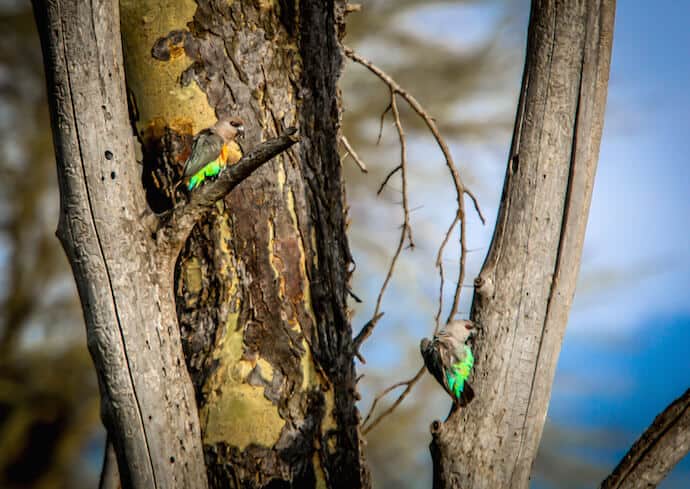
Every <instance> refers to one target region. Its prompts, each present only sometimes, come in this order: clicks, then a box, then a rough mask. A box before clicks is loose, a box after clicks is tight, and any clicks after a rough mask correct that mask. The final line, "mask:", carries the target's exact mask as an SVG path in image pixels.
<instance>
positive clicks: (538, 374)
mask: <svg viewBox="0 0 690 489" xmlns="http://www.w3.org/2000/svg"><path fill="white" fill-rule="evenodd" d="M614 10H615V1H614V0H586V1H575V0H535V1H534V2H533V4H532V14H531V18H530V25H529V35H528V43H527V59H526V65H525V71H524V75H523V82H522V92H521V95H520V102H519V107H518V114H517V119H516V125H515V133H514V138H513V145H512V149H511V155H510V160H509V162H508V169H507V173H506V179H505V187H504V189H503V197H502V199H501V208H500V211H499V215H498V221H497V224H496V231H495V234H494V238H493V241H492V244H491V248H490V250H489V254H488V256H487V258H486V262H485V263H484V266H483V268H482V270H481V273H480V275H479V277H478V278H477V280H476V288H475V297H474V304H473V310H472V313H473V319H474V320H475V321H476V322H477V323H478V324H479V325H481V326H482V327H483V332H482V333H481V335H480V337H479V338H478V340H477V342H478V345H477V355H476V358H477V361H476V369H475V372H474V386H475V391H476V392H477V397H476V399H475V401H474V402H473V403H471V404H470V405H469V406H468V408H467V409H464V410H459V411H457V412H456V413H454V414H452V415H451V416H450V418H449V419H448V420H447V421H446V422H445V423H443V424H440V423H439V424H435V425H434V426H433V428H432V431H433V440H432V444H431V451H432V458H433V459H434V487H435V488H438V489H440V488H451V487H453V488H463V489H475V488H498V487H505V488H508V487H510V488H512V489H519V488H527V487H528V486H529V476H530V472H531V469H532V462H533V460H534V457H535V456H536V452H537V448H538V445H539V440H540V438H541V434H542V429H543V425H544V421H545V419H546V412H547V407H548V403H549V398H550V395H551V385H552V382H553V378H554V373H555V369H556V363H557V360H558V354H559V352H560V348H561V342H562V339H563V334H564V332H565V327H566V323H567V319H568V311H569V309H570V304H571V301H572V298H573V294H574V291H575V284H576V281H577V274H578V269H579V263H580V257H581V253H582V243H583V239H584V233H585V227H586V223H587V215H588V211H589V204H590V198H591V193H592V185H593V181H594V174H595V170H596V164H597V158H598V153H599V143H600V140H601V132H602V126H603V116H604V107H605V105H606V91H607V83H608V75H609V62H610V54H611V43H612V36H613V19H614Z"/></svg>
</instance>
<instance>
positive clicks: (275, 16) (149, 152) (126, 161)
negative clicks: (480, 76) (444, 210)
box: [35, 0, 369, 488]
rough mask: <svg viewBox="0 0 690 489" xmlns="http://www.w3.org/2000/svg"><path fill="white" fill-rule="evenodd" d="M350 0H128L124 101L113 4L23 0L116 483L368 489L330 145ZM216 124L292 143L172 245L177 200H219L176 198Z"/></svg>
mask: <svg viewBox="0 0 690 489" xmlns="http://www.w3.org/2000/svg"><path fill="white" fill-rule="evenodd" d="M343 8H344V6H343V5H341V4H340V2H333V1H327V2H323V1H319V0H308V1H301V2H294V3H293V2H291V1H281V2H251V4H250V2H227V1H216V0H199V1H198V2H194V1H192V0H137V1H135V0H121V1H120V12H119V16H120V17H121V28H122V41H123V46H124V60H125V70H124V71H125V72H126V87H127V97H126V96H125V84H124V80H125V74H124V73H123V68H122V67H123V64H122V59H121V52H120V29H119V27H120V21H119V17H118V8H117V2H114V1H112V0H100V1H99V0H92V1H91V2H83V1H78V0H62V1H55V2H47V1H45V0H35V12H36V17H37V21H38V24H39V29H40V31H41V36H42V41H43V45H44V53H45V59H46V66H47V70H46V71H47V73H48V91H49V94H50V95H51V97H50V98H51V107H52V114H53V128H54V133H55V142H56V150H57V154H58V161H59V163H58V172H59V175H60V187H61V202H62V217H61V222H60V226H59V231H58V233H59V235H60V237H61V240H62V242H63V244H64V247H65V249H66V251H67V254H68V256H69V258H70V261H71V263H72V266H73V269H74V274H75V277H76V279H77V282H78V284H79V290H80V296H81V299H82V305H83V308H84V315H85V319H86V323H87V332H88V338H89V346H90V350H91V353H92V356H93V358H94V363H95V364H96V367H97V369H98V371H99V378H100V381H101V387H102V400H103V416H104V423H105V425H106V427H107V429H108V432H109V433H110V436H111V438H112V439H113V442H114V447H115V451H116V453H117V458H118V465H119V468H120V474H121V477H122V482H123V484H124V486H125V487H135V488H151V487H165V488H173V487H187V488H203V487H206V485H207V475H208V481H209V485H210V486H211V487H224V488H225V487H269V486H270V487H316V486H318V487H333V488H338V487H342V488H357V487H367V486H368V485H369V480H368V473H367V471H366V469H365V466H364V462H363V458H362V450H361V438H360V434H359V428H358V425H359V414H358V412H357V410H356V407H355V398H356V384H355V371H354V362H353V347H352V339H351V328H350V323H349V318H348V309H347V303H346V299H347V284H348V281H349V278H350V269H351V265H352V259H351V256H350V252H349V248H348V244H347V239H346V235H345V228H346V215H345V205H344V192H343V182H342V176H341V168H340V159H339V156H338V153H337V140H338V139H337V138H338V132H339V128H340V106H339V94H338V91H337V87H336V83H337V80H338V77H339V75H340V70H341V55H340V48H339V39H338V38H339V36H340V35H341V34H342V32H343V24H342V21H343V19H342V15H343V13H342V12H343ZM127 101H129V108H130V113H129V116H130V117H128V115H127V105H126V104H127ZM224 114H234V115H239V116H241V117H242V118H243V119H244V121H245V127H246V129H247V137H246V140H245V141H244V142H242V149H243V150H244V151H245V152H247V151H248V150H251V149H252V148H253V147H255V146H256V145H257V144H258V143H259V142H260V141H262V140H265V139H267V138H269V137H271V136H273V135H276V134H278V133H282V132H283V130H284V129H286V128H288V127H290V126H298V127H299V128H300V137H301V141H302V144H301V145H300V147H299V148H298V149H292V150H290V151H288V152H285V153H284V154H283V155H281V156H280V157H278V158H276V159H275V160H273V162H272V163H271V164H269V165H266V166H265V167H264V168H263V169H260V170H259V171H257V174H256V175H254V176H252V177H251V178H249V179H248V181H247V182H244V183H243V184H241V185H239V186H238V187H237V188H236V189H235V190H234V191H233V192H232V193H230V194H228V195H227V197H226V198H225V199H223V200H220V201H218V203H217V205H216V206H215V208H214V210H213V211H212V212H210V213H209V214H207V215H206V216H207V217H206V218H205V219H202V220H201V221H200V222H198V224H197V225H196V227H195V228H194V229H193V231H192V233H191V236H190V239H189V240H187V242H186V244H185V245H184V247H182V250H181V253H179V257H178V252H179V246H176V242H175V236H176V235H179V234H180V232H181V233H182V235H184V236H186V234H185V232H184V230H183V231H179V230H177V231H175V230H173V232H171V226H179V225H180V224H179V223H180V222H181V221H180V220H178V219H176V216H177V215H178V210H180V212H182V213H184V208H185V206H187V207H190V206H196V207H195V209H197V208H199V206H198V205H197V204H196V203H198V201H199V200H200V199H201V200H203V199H204V198H205V197H204V195H207V194H209V195H210V194H211V193H212V192H211V191H207V189H204V188H202V189H201V190H197V191H195V192H194V194H193V195H192V198H191V200H189V203H188V204H185V202H186V201H187V199H188V198H189V197H188V196H185V195H183V193H182V192H180V191H176V189H175V183H177V181H178V180H179V178H180V173H181V170H182V165H183V163H184V161H185V159H186V157H187V155H188V154H189V150H190V146H191V141H192V137H193V135H194V134H196V133H197V132H198V131H199V130H201V129H203V128H204V127H207V126H210V125H211V124H212V123H213V122H214V121H215V120H216V117H217V116H221V115H224ZM132 125H134V132H135V134H136V137H137V138H138V140H139V143H140V145H141V159H142V162H141V163H142V165H141V166H138V165H137V162H136V161H135V148H134V144H133V143H134V141H133V140H132V137H131V134H132ZM238 166H239V165H238ZM142 168H143V171H142ZM231 168H232V167H231ZM227 171H229V170H226V172H227ZM219 180H220V179H219ZM216 183H217V182H216ZM216 183H214V184H212V185H216ZM206 186H208V184H207V185H205V187H206ZM216 186H217V185H216ZM228 188H230V187H228ZM199 196H201V197H199ZM195 199H196V200H195ZM195 202H196V203H195ZM173 206H174V207H175V211H174V212H172V211H170V210H171V209H172V208H173ZM151 210H153V211H154V212H156V213H159V214H160V216H161V217H160V218H158V217H157V216H156V215H154V214H152V213H151ZM201 212H202V211H199V212H197V213H196V214H193V215H194V216H196V215H201ZM186 218H187V221H189V213H188V214H187V215H186ZM183 227H184V226H183ZM171 240H172V241H171ZM171 243H172V244H171ZM178 319H179V326H178ZM180 332H181V334H180ZM183 350H184V355H183ZM185 362H186V365H187V367H188V369H189V373H188V372H187V370H186V369H185V368H184V366H185ZM189 374H191V379H190V375H189ZM190 380H191V381H190ZM193 387H194V388H195V389H196V391H194V389H193ZM195 400H196V402H195ZM197 404H198V409H199V411H198V413H197ZM204 457H205V463H206V465H207V466H206V467H205V464H204Z"/></svg>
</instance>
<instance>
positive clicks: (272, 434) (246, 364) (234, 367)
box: [200, 315, 285, 450]
mask: <svg viewBox="0 0 690 489" xmlns="http://www.w3.org/2000/svg"><path fill="white" fill-rule="evenodd" d="M233 316H236V315H233ZM228 323H234V324H236V323H237V318H236V317H233V318H229V320H228ZM214 359H215V360H216V361H217V362H218V368H217V369H216V370H215V371H214V372H213V374H212V375H211V377H210V378H209V379H208V380H207V382H206V384H205V385H204V391H205V394H206V399H207V401H206V403H205V405H204V406H203V408H202V410H201V413H200V417H201V424H202V428H203V429H202V431H203V433H204V443H206V444H209V445H210V444H214V443H219V442H223V443H227V444H229V445H232V446H235V447H237V448H239V449H240V450H244V449H245V448H246V447H247V446H248V445H249V444H250V443H257V444H259V445H263V446H267V447H270V446H273V445H275V443H276V442H277V441H278V438H279V437H280V432H281V430H282V429H283V426H284V425H285V421H284V420H283V419H282V418H281V417H280V416H279V415H278V409H277V407H276V406H275V405H274V404H273V403H272V402H271V401H269V400H268V399H266V398H265V397H264V389H263V388H262V387H255V386H252V385H249V384H247V383H246V377H247V375H248V374H249V372H251V370H252V368H253V366H252V364H251V362H250V361H248V360H244V359H242V331H241V330H240V331H236V330H235V328H228V327H226V328H225V332H224V335H223V338H222V339H221V341H220V343H219V344H218V345H217V348H216V349H215V354H214ZM257 363H259V367H260V368H261V373H262V377H268V380H270V377H272V376H273V369H272V368H270V365H269V364H268V362H266V361H265V360H263V359H259V361H258V362H257Z"/></svg>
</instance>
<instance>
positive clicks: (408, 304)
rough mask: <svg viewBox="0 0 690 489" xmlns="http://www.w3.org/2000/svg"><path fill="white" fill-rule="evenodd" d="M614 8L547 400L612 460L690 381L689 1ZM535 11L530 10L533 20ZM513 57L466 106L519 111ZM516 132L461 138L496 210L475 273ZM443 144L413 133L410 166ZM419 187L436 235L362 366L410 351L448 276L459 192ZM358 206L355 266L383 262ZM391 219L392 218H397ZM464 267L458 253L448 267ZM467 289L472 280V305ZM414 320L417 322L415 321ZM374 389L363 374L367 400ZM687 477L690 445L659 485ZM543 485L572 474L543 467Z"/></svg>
mask: <svg viewBox="0 0 690 489" xmlns="http://www.w3.org/2000/svg"><path fill="white" fill-rule="evenodd" d="M617 9H618V10H617V14H616V27H615V38H614V52H613V58H612V69H611V80H610V85H609V99H608V106H607V116H606V117H607V118H606V125H605V129H604V136H603V140H602V147H601V155H600V161H599V169H598V173H597V178H596V183H595V188H594V195H593V201H592V208H591V212H590V219H589V226H588V231H587V236H586V241H585V250H584V255H583V261H582V268H581V273H580V282H579V285H578V292H577V295H576V299H575V303H574V306H573V310H572V314H571V319H570V322H569V326H568V331H567V334H566V338H565V341H564V344H563V350H562V354H561V359H560V363H559V366H558V370H557V374H556V380H555V383H554V389H553V397H552V403H551V406H550V409H549V417H550V420H551V422H552V423H553V424H554V425H561V426H567V427H570V428H573V429H575V430H577V431H579V432H581V433H584V434H587V433H599V434H603V435H602V436H599V437H597V436H593V437H590V438H587V437H586V436H585V437H580V438H581V439H579V441H576V442H573V443H572V445H570V446H568V445H567V444H566V445H565V446H563V448H562V451H563V452H564V453H566V454H568V455H571V456H574V457H575V458H578V459H579V460H581V461H585V462H588V463H591V464H592V465H594V466H599V467H601V468H603V470H610V469H611V468H613V466H614V465H615V464H616V463H617V461H618V460H619V459H620V457H621V456H622V455H623V454H624V453H625V451H626V450H627V448H628V447H629V446H630V444H631V443H632V442H633V441H634V440H635V439H636V437H637V436H639V435H640V434H641V433H642V431H643V430H644V429H645V428H646V427H647V426H648V425H649V423H650V422H651V421H652V420H653V418H654V416H655V415H656V414H658V413H659V412H660V411H661V410H662V409H663V408H664V407H665V406H666V405H667V404H668V403H669V402H671V401H672V400H673V399H675V398H676V397H678V396H679V395H681V394H682V393H683V392H684V391H685V390H686V389H687V388H688V387H690V361H688V358H690V232H688V228H690V189H689V188H688V187H689V186H690V165H688V162H687V159H688V155H689V154H690V134H689V132H688V128H689V127H690V90H688V87H690V47H689V46H690V29H689V28H688V24H687V22H688V19H690V3H688V2H670V1H661V2H654V3H652V2H645V1H630V0H626V1H620V2H618V7H617ZM520 15H522V14H520ZM499 17H500V13H499V14H497V8H496V7H495V6H493V7H486V6H481V5H478V6H471V5H470V6H463V5H453V4H446V3H443V4H441V3H439V4H433V3H432V4H429V5H426V6H424V7H422V8H420V9H417V10H415V11H413V12H411V13H407V14H405V15H404V16H403V17H402V19H401V22H400V28H401V29H410V30H414V32H415V33H416V35H419V36H420V37H423V38H425V39H432V40H433V39H438V40H439V42H445V43H449V44H450V45H452V46H454V47H456V48H457V49H458V52H462V50H463V49H468V46H470V47H471V45H472V44H473V43H474V42H476V39H477V38H481V36H483V35H486V34H485V33H486V31H487V29H485V28H483V27H484V26H486V27H489V28H490V26H491V25H493V24H494V23H495V22H496V21H497V20H496V19H498V18H499ZM526 21H527V16H526V14H525V15H524V26H525V27H526ZM463 36H466V37H463ZM362 47H363V48H364V47H366V46H365V45H363V46H362ZM367 54H369V55H370V56H371V57H372V58H374V61H380V58H379V59H376V58H377V56H379V55H380V52H379V51H378V50H377V49H375V48H368V53H367ZM511 69H512V70H514V73H512V72H511V73H512V74H511V75H510V76H513V77H514V79H515V82H514V84H515V87H514V89H513V90H512V91H511V90H504V91H503V92H501V93H496V92H490V91H489V92H488V93H487V94H485V95H484V96H481V95H480V96H479V97H478V99H477V100H474V101H463V102H462V103H460V104H459V106H458V112H459V113H462V114H465V116H467V115H466V114H468V113H469V114H470V116H469V117H471V116H472V115H473V114H474V115H476V114H482V113H483V112H496V111H501V110H506V107H508V110H510V111H514V107H515V98H516V94H517V88H518V86H519V75H520V71H521V69H522V58H521V57H519V56H518V57H516V59H515V63H514V66H512V67H511ZM417 95H418V96H419V97H420V98H421V99H423V94H417ZM458 117H462V115H459V116H458ZM508 144H509V139H508V137H507V136H502V137H498V138H495V139H494V140H492V141H462V140H459V141H454V142H453V143H452V144H451V148H452V151H453V153H454V154H455V157H456V159H457V160H458V161H459V162H462V163H461V168H462V167H463V165H464V164H465V162H467V165H466V167H464V168H462V169H463V172H464V173H465V174H466V175H468V176H469V177H466V178H467V179H468V180H469V181H470V184H471V185H472V186H473V188H475V190H476V193H477V194H478V195H479V197H480V200H481V202H482V204H483V207H484V210H485V211H486V214H487V215H488V218H489V219H488V222H489V223H490V225H489V226H486V227H481V226H479V225H478V223H477V221H476V219H475V220H473V221H471V222H470V228H469V233H468V234H469V246H470V248H475V247H476V248H478V249H479V250H480V251H479V252H477V253H475V254H473V255H471V256H470V264H469V272H470V273H469V277H470V278H469V279H468V282H471V278H472V277H473V276H474V275H476V272H477V271H478V270H479V267H480V266H481V262H482V260H483V256H484V254H485V252H486V246H488V243H489V239H490V236H491V233H492V231H493V230H492V227H493V223H494V221H495V215H496V210H497V205H498V199H499V197H500V189H501V185H502V179H503V173H504V168H505V166H504V165H505V161H506V154H507V151H508ZM434 151H436V150H435V148H434V147H433V146H431V145H430V144H429V141H428V140H423V139H420V140H416V139H414V140H413V141H412V142H411V144H410V155H411V157H410V160H411V161H417V160H421V161H422V162H423V163H420V165H419V166H420V167H419V168H417V169H416V170H413V172H418V173H416V174H414V175H415V176H418V177H420V179H421V180H422V181H424V180H425V179H424V175H425V172H430V171H436V172H439V171H441V170H438V168H439V167H438V166H437V165H438V161H436V160H435V159H434V158H432V157H429V156H428V155H429V154H431V153H433V152H434ZM365 156H366V154H365ZM393 158H395V155H394V156H393ZM438 158H439V159H440V156H438ZM432 168H436V169H435V170H433V169H432ZM412 191H413V195H414V197H413V198H412V202H411V204H410V205H411V207H415V206H417V205H423V206H424V207H422V209H420V210H419V211H418V212H416V213H415V214H414V216H413V224H415V225H416V226H421V228H422V230H423V231H422V235H423V236H424V237H426V236H434V238H433V239H430V240H429V242H428V243H427V242H426V241H425V240H424V237H423V238H422V240H421V241H422V243H421V246H418V248H417V250H416V251H415V253H414V256H413V257H406V258H405V260H406V261H404V262H403V264H402V265H401V274H402V279H401V282H402V285H401V284H395V283H394V284H393V287H392V290H391V291H390V296H389V300H388V301H387V302H384V310H385V311H386V313H387V315H386V322H384V323H382V324H381V326H380V330H378V331H377V333H376V334H377V335H380V338H381V339H382V340H383V341H378V342H377V341H373V342H371V343H370V344H367V346H366V348H365V353H366V354H367V358H371V361H370V362H369V363H368V364H367V366H365V367H364V368H361V370H362V371H364V372H365V373H366V372H367V369H368V368H371V369H377V368H378V369H381V370H383V371H392V370H393V369H397V368H398V365H399V364H400V359H399V356H400V355H401V352H404V353H403V354H407V352H409V351H411V350H412V349H414V345H416V342H417V341H418V337H419V336H422V335H424V334H428V332H429V328H430V317H429V314H430V311H432V310H433V307H434V303H435V301H436V299H435V297H436V295H437V287H438V281H437V278H436V275H435V273H433V274H429V273H428V271H429V270H430V269H432V268H433V256H432V255H433V251H434V250H433V248H434V246H437V244H438V243H437V240H436V238H437V237H439V236H440V235H439V234H438V233H439V231H440V232H441V233H442V232H443V231H442V230H443V229H444V226H446V225H447V222H449V220H450V219H451V218H452V213H453V209H452V207H451V206H450V204H449V205H448V208H445V207H444V206H443V205H440V203H442V202H449V203H452V193H451V192H450V190H449V189H447V188H442V186H439V185H438V184H437V183H436V181H435V180H429V179H427V180H426V181H425V182H424V183H413V184H412ZM415 191H416V193H415ZM352 207H353V216H354V219H353V222H354V227H355V230H354V235H353V247H354V251H355V257H356V258H357V259H358V260H359V262H360V267H359V268H358V269H359V270H375V269H376V268H375V267H374V265H373V263H374V261H375V258H374V257H370V256H368V255H367V251H365V247H361V248H360V247H359V246H358V243H359V242H360V241H359V238H358V231H357V229H356V228H357V225H358V224H357V219H356V218H357V216H362V215H363V214H366V213H368V214H371V212H372V207H371V206H370V205H369V203H367V202H362V203H357V202H352ZM376 212H380V213H381V214H380V215H378V214H377V215H376V216H374V217H371V215H369V219H374V220H381V219H386V218H388V220H389V221H390V215H388V214H385V213H384V212H383V211H376ZM394 223H395V224H391V225H390V227H391V229H394V228H395V226H396V225H397V218H396V220H395V221H394ZM393 234H394V233H391V235H393ZM419 234H420V233H418V235H419ZM388 239H391V238H390V237H389V238H388ZM439 239H440V238H439ZM455 252H456V251H455V250H452V249H451V250H449V251H448V254H447V257H448V258H449V259H452V257H453V256H454V253H455ZM420 255H421V256H420ZM362 263H363V264H364V266H361V264H362ZM455 270H457V269H453V266H452V264H449V266H448V272H449V273H453V272H454V271H455ZM379 283H380V278H379V277H378V276H373V275H372V274H366V273H364V274H359V275H356V277H355V286H358V287H359V288H360V290H364V291H367V293H366V294H365V295H367V296H371V294H372V293H373V292H372V291H373V290H376V287H377V286H378V285H379ZM470 295H471V294H470V293H465V297H464V303H463V308H464V310H465V311H467V310H468V304H469V299H470ZM401 297H403V298H404V297H406V298H407V299H409V300H401ZM412 299H413V300H412ZM410 300H411V301H410ZM369 312H370V307H368V306H367V305H366V304H365V305H364V306H363V307H362V308H361V309H360V310H359V312H358V314H357V315H356V316H355V322H354V324H355V325H356V324H361V323H363V322H364V321H366V318H367V315H366V314H367V313H369ZM411 323H412V324H415V325H416V327H413V328H410V327H409V324H411ZM355 328H356V326H355ZM386 339H391V341H385V340H386ZM411 344H412V345H413V346H412V347H411V346H410V345H411ZM398 377H400V378H404V375H396V377H395V379H396V380H397V379H398ZM373 391H374V388H373V387H372V388H371V389H370V391H369V392H368V391H367V389H366V388H365V397H364V402H363V403H362V408H363V410H365V411H366V409H367V408H368V405H369V403H368V400H369V399H370V396H371V392H373ZM444 409H445V407H443V408H438V407H435V406H434V407H432V408H430V410H429V411H430V413H429V420H431V419H433V417H437V416H442V414H444ZM422 424H424V425H425V426H426V425H427V424H428V423H427V422H426V420H425V422H424V423H422ZM588 440H589V441H588ZM592 440H593V441H592ZM602 440H606V441H605V442H603V441H602ZM423 448H424V450H425V447H423ZM420 457H428V454H426V453H422V454H421V455H420ZM688 481H690V460H688V459H686V460H684V461H683V462H682V463H681V464H680V465H679V466H678V467H677V468H676V470H675V471H674V473H673V474H672V476H671V477H669V479H668V480H667V481H666V482H665V483H664V484H662V486H661V487H663V488H666V489H671V488H681V487H683V488H685V487H688V485H689V484H690V483H689V482H688ZM534 487H535V488H537V487H538V488H540V489H542V488H544V489H545V488H551V487H563V486H562V485H560V484H558V483H556V482H554V481H548V480H545V479H544V478H539V477H538V478H537V481H536V482H535V484H534ZM573 487H576V486H573Z"/></svg>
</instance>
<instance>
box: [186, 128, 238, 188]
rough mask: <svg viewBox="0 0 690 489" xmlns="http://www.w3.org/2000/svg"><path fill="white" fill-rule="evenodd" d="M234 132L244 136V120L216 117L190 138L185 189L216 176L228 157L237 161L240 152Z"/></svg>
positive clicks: (231, 161) (234, 161)
mask: <svg viewBox="0 0 690 489" xmlns="http://www.w3.org/2000/svg"><path fill="white" fill-rule="evenodd" d="M238 135H239V136H244V123H243V122H242V119H240V118H238V117H229V118H221V119H218V122H216V123H215V124H214V125H213V126H211V127H209V128H207V129H204V130H202V131H200V132H199V133H198V134H197V135H196V136H195V137H194V142H193V143H192V152H191V154H190V155H189V158H187V161H185V164H184V171H183V181H186V183H187V190H190V191H191V190H194V189H195V188H196V187H198V186H200V185H201V183H202V182H203V181H204V180H205V179H206V177H216V176H218V174H219V173H220V172H221V170H222V169H223V168H224V167H225V165H226V164H227V162H228V160H230V163H231V164H232V163H237V161H239V159H240V157H241V152H240V151H239V147H238V145H237V143H236V142H235V138H236V137H237V136H238Z"/></svg>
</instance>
